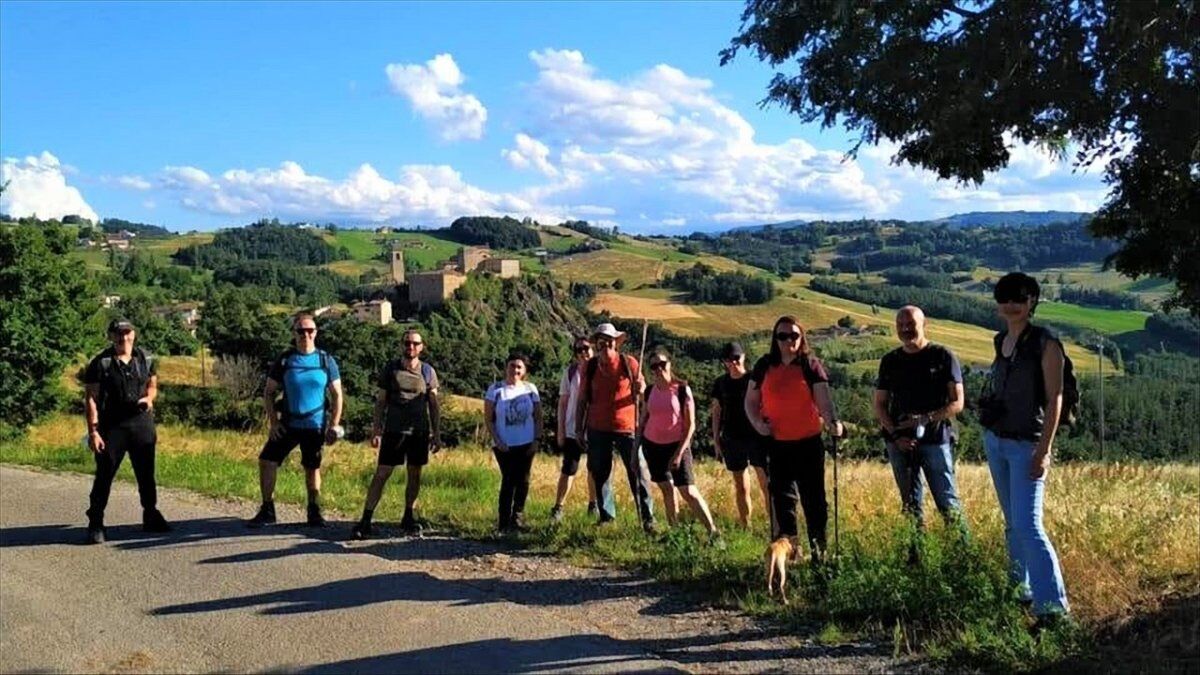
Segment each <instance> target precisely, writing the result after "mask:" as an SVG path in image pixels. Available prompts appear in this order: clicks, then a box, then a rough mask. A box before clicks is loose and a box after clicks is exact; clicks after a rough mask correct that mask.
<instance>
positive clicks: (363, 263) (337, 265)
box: [321, 260, 388, 279]
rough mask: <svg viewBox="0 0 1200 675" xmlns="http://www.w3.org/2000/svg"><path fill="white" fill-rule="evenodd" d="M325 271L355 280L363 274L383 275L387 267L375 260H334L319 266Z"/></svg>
mask: <svg viewBox="0 0 1200 675" xmlns="http://www.w3.org/2000/svg"><path fill="white" fill-rule="evenodd" d="M321 267H324V268H325V269H327V270H329V271H331V272H335V273H337V274H341V275H344V276H348V277H352V278H354V279H357V278H358V277H359V276H360V275H361V274H362V273H363V272H368V271H375V272H379V273H385V272H387V270H388V266H387V265H385V264H384V263H382V262H380V261H377V260H336V261H334V262H331V263H325V264H324V265H321Z"/></svg>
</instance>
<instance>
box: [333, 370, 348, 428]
mask: <svg viewBox="0 0 1200 675" xmlns="http://www.w3.org/2000/svg"><path fill="white" fill-rule="evenodd" d="M329 398H330V399H332V401H333V415H332V419H331V420H330V422H329V426H331V427H336V426H339V425H341V423H342V407H343V405H344V403H345V395H344V394H343V392H342V381H341V380H340V379H338V380H334V381H333V382H332V383H330V385H329Z"/></svg>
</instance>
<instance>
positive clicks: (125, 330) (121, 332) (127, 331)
mask: <svg viewBox="0 0 1200 675" xmlns="http://www.w3.org/2000/svg"><path fill="white" fill-rule="evenodd" d="M132 332H133V331H132V330H130V329H128V328H122V329H121V330H115V331H113V335H120V336H121V337H125V336H126V335H129V334H130V333H132Z"/></svg>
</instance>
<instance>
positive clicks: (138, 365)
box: [98, 347, 154, 410]
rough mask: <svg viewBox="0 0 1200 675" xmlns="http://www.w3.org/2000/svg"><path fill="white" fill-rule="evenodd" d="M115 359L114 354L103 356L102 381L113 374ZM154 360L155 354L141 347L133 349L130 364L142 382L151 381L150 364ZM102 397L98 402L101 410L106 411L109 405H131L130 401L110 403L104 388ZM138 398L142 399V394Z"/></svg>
mask: <svg viewBox="0 0 1200 675" xmlns="http://www.w3.org/2000/svg"><path fill="white" fill-rule="evenodd" d="M114 358H116V357H115V356H114V355H112V354H109V355H108V356H103V357H101V358H100V379H101V381H107V380H108V376H109V373H111V372H112V367H113V359H114ZM153 360H154V355H153V354H149V353H147V352H146V351H144V350H143V349H142V348H141V347H134V348H133V358H132V359H130V361H129V363H130V364H131V365H132V366H133V372H134V373H135V374H136V375H137V376H138V378H139V379H140V380H142V381H144V382H149V381H150V372H151V371H150V364H151V362H152V361H153ZM100 395H101V396H102V399H101V400H100V401H98V403H99V405H100V409H101V410H104V409H105V408H106V407H107V406H109V405H121V404H122V403H130V402H129V401H114V402H110V401H108V396H107V391H106V390H105V389H104V388H101V390H100ZM138 398H141V396H140V394H139V396H138Z"/></svg>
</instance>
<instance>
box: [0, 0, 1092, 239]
mask: <svg viewBox="0 0 1200 675" xmlns="http://www.w3.org/2000/svg"><path fill="white" fill-rule="evenodd" d="M741 8H742V5H741V3H733V2H728V3H722V2H700V3H682V2H672V3H633V2H628V3H583V2H568V3H530V4H520V3H450V4H437V3H383V2H372V3H362V4H355V3H336V4H325V3H315V2H313V3H292V4H288V3H267V2H255V3H219V2H206V3H146V4H141V3H132V2H122V3H81V2H68V3H61V4H54V3H42V2H39V3H24V2H4V3H0V156H2V157H3V158H4V164H3V178H4V179H5V180H8V181H10V182H9V187H8V189H7V190H6V191H5V193H4V195H3V198H2V201H0V208H2V209H3V210H4V211H5V212H8V213H11V214H12V215H17V216H20V215H28V214H29V213H33V212H36V213H38V214H39V215H41V216H43V217H50V216H55V215H63V214H65V213H81V214H84V215H98V216H101V217H109V216H112V217H121V218H126V219H129V220H142V221H148V222H156V223H162V224H166V225H167V226H169V227H171V228H172V229H177V230H187V229H194V228H199V229H209V228H213V227H219V226H224V225H235V224H241V223H245V222H249V221H252V220H254V219H257V218H259V217H263V216H268V217H271V216H273V217H279V218H281V219H284V220H311V221H317V222H325V221H328V220H333V221H336V222H339V223H347V224H363V225H366V224H374V223H383V222H387V223H393V224H402V225H423V226H441V225H445V224H447V223H448V222H450V221H451V220H453V219H454V218H455V217H457V216H460V215H471V214H477V213H491V214H505V213H507V214H512V215H515V216H524V215H529V216H532V217H534V218H537V219H538V220H541V221H543V222H549V221H556V220H561V219H565V218H582V219H586V220H590V221H593V222H601V223H605V224H619V225H620V226H621V227H622V229H624V230H629V231H642V232H673V231H691V230H693V229H717V228H724V227H734V226H739V225H747V224H755V223H762V222H771V221H775V220H784V219H791V218H803V219H811V218H818V217H823V218H858V217H863V216H866V217H899V218H908V219H917V218H932V217H940V216H945V215H949V214H952V213H957V212H963V211H971V210H1018V209H1026V210H1037V209H1063V210H1086V209H1091V208H1095V207H1096V206H1097V205H1098V204H1099V203H1100V202H1101V201H1102V200H1103V197H1104V192H1105V191H1104V188H1103V185H1102V183H1101V182H1100V180H1099V177H1098V176H1097V175H1096V174H1095V173H1092V174H1089V175H1079V174H1073V173H1072V172H1071V170H1070V167H1069V165H1065V164H1061V163H1058V162H1054V161H1052V160H1050V159H1049V158H1047V157H1045V156H1044V155H1042V154H1041V153H1040V152H1038V151H1037V150H1036V149H1033V148H1027V147H1014V149H1013V151H1014V161H1013V164H1012V166H1011V167H1010V168H1008V169H1005V170H1004V171H1002V172H999V173H998V174H996V175H994V176H992V177H990V178H989V180H988V181H987V182H986V183H985V184H984V186H983V187H982V188H980V189H967V188H962V187H959V186H957V185H955V184H953V183H947V182H944V181H937V180H935V179H934V177H932V176H931V175H929V174H926V173H924V172H919V171H914V170H911V169H908V168H902V167H893V166H890V163H889V161H888V160H889V157H890V155H891V152H892V150H893V149H892V148H887V147H880V148H871V149H867V150H866V151H865V152H863V153H862V154H860V156H859V157H858V159H857V160H851V161H846V160H844V158H843V153H844V151H845V150H846V149H847V148H849V147H850V145H851V144H852V141H853V139H852V137H851V136H849V135H848V134H847V133H845V132H844V131H843V130H841V129H838V128H834V129H826V130H822V129H820V128H819V127H818V126H817V125H802V124H800V123H799V122H798V120H796V119H795V118H794V117H791V116H789V115H787V114H786V113H784V112H783V111H782V110H779V109H777V108H767V109H762V108H760V106H759V105H758V102H759V101H760V100H761V99H762V97H763V95H764V92H765V89H766V85H767V83H768V81H769V80H770V77H771V75H772V71H771V70H770V69H769V68H767V67H766V66H764V65H762V64H760V63H758V62H757V61H756V60H754V59H753V58H751V57H749V55H743V56H741V57H740V58H739V59H738V60H737V61H735V62H734V63H733V64H731V65H729V66H726V67H723V68H722V67H719V65H718V57H717V52H718V51H719V50H720V49H721V48H723V47H724V46H725V45H726V44H728V41H729V39H730V38H731V37H732V36H733V35H734V33H735V32H736V30H737V27H738V21H739V15H740V12H741Z"/></svg>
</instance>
